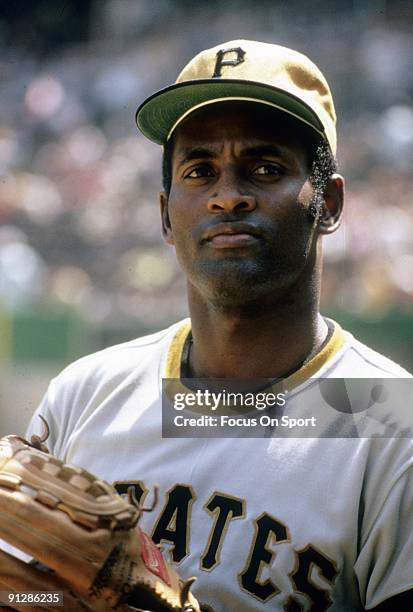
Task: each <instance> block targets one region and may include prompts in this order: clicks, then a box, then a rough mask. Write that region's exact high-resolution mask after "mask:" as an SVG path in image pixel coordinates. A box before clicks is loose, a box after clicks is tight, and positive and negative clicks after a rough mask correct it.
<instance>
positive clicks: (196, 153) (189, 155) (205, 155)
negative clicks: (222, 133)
mask: <svg viewBox="0 0 413 612" xmlns="http://www.w3.org/2000/svg"><path fill="white" fill-rule="evenodd" d="M214 157H216V153H214V151H212V150H211V149H207V148H205V147H189V148H187V149H184V150H183V151H182V152H180V153H179V162H180V163H183V162H186V161H191V160H192V159H214Z"/></svg>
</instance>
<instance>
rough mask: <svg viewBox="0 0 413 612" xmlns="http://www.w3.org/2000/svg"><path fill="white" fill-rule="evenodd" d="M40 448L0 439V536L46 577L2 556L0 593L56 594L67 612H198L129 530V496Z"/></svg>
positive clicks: (155, 552)
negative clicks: (113, 611) (137, 611)
mask: <svg viewBox="0 0 413 612" xmlns="http://www.w3.org/2000/svg"><path fill="white" fill-rule="evenodd" d="M43 442H44V438H37V439H35V440H32V443H29V442H27V441H25V440H24V439H22V438H20V437H18V436H6V437H5V438H2V439H1V440H0V538H3V539H4V540H6V541H7V542H9V543H10V544H12V545H13V546H15V547H17V548H19V549H20V550H22V551H24V552H25V553H27V554H29V555H31V556H32V557H34V558H35V559H36V560H38V561H40V562H41V563H42V564H44V565H45V566H47V568H50V570H51V573H47V572H44V571H42V570H40V569H39V568H36V567H32V566H29V565H27V564H26V563H24V562H22V561H19V560H17V559H15V558H14V557H11V556H10V555H8V554H7V553H5V552H2V553H1V554H0V590H1V591H14V592H16V593H17V592H22V591H55V592H56V591H59V592H63V598H64V607H63V609H70V610H93V611H97V612H100V611H103V610H110V609H117V610H126V609H129V607H128V605H131V606H133V607H135V608H137V609H143V610H149V611H153V612H167V611H174V610H175V611H185V612H199V605H198V603H197V601H196V600H195V598H194V597H193V596H192V595H191V593H189V588H190V585H191V584H192V582H193V580H194V579H190V580H188V581H187V582H183V581H182V580H181V579H180V578H179V576H178V575H177V573H176V572H175V570H174V569H173V568H172V567H170V566H169V565H168V564H167V563H166V561H165V560H164V559H163V557H162V554H161V552H160V550H159V548H157V546H156V545H155V544H154V543H153V542H152V540H151V539H150V538H149V537H148V536H147V535H146V534H145V533H144V532H143V531H142V530H141V529H140V528H139V527H138V526H137V522H138V520H139V516H140V514H141V512H142V508H139V506H138V505H137V504H136V502H135V503H134V499H133V497H132V496H130V499H129V502H128V501H126V500H125V499H123V498H122V497H120V496H119V495H118V494H117V493H116V491H115V489H114V488H113V487H111V486H110V485H109V484H108V483H107V482H105V481H102V480H99V479H98V478H96V477H95V476H93V475H92V474H90V473H89V472H87V471H86V470H84V469H82V468H79V467H76V466H73V465H68V464H64V463H63V462H62V461H60V460H58V459H56V458H55V457H52V456H51V455H49V454H48V453H46V452H45V451H44V445H43ZM12 607H13V608H14V609H19V607H18V606H16V605H13V606H12ZM39 609H40V607H39ZM41 609H43V610H44V609H45V608H41ZM46 609H49V610H55V609H56V610H59V609H60V610H62V607H58V606H53V605H51V606H50V607H49V608H46Z"/></svg>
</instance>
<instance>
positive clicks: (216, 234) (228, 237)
mask: <svg viewBox="0 0 413 612" xmlns="http://www.w3.org/2000/svg"><path fill="white" fill-rule="evenodd" d="M260 236H261V232H260V231H259V230H258V229H257V228H256V227H255V226H253V225H251V224H249V223H239V222H233V223H219V224H217V225H214V226H213V227H210V228H208V229H207V230H206V231H205V232H204V233H203V235H202V241H203V242H210V243H211V244H212V245H213V246H215V247H217V248H235V247H241V246H248V245H249V244H252V243H253V242H255V241H256V240H257V239H258V238H259V237H260Z"/></svg>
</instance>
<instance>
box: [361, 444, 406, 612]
mask: <svg viewBox="0 0 413 612" xmlns="http://www.w3.org/2000/svg"><path fill="white" fill-rule="evenodd" d="M387 446H388V447H390V448H391V446H394V447H398V446H401V447H402V448H403V451H402V452H401V453H398V452H393V453H391V452H389V449H388V448H383V451H384V452H383V454H382V456H380V453H376V454H375V459H374V461H375V462H376V467H377V466H380V469H374V470H372V472H373V473H372V474H371V477H370V483H369V485H367V491H366V496H365V498H364V499H363V501H362V508H361V515H362V520H361V524H362V527H361V534H360V548H359V554H358V558H357V560H356V563H355V572H356V575H357V578H358V581H359V586H360V593H361V596H362V601H363V603H364V607H365V609H366V610H370V609H372V608H374V607H375V606H378V605H379V604H380V603H382V602H384V601H385V600H387V599H389V598H390V597H393V596H395V595H397V594H399V593H403V592H404V591H407V590H409V589H413V458H412V443H411V440H410V439H408V440H407V439H403V440H400V439H398V440H397V439H394V440H388V441H387ZM396 457H397V459H396Z"/></svg>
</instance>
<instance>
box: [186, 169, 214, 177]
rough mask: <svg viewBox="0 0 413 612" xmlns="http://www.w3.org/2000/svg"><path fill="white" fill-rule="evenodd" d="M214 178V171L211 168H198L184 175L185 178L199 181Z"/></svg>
mask: <svg viewBox="0 0 413 612" xmlns="http://www.w3.org/2000/svg"><path fill="white" fill-rule="evenodd" d="M209 176H213V172H212V169H211V168H210V167H209V166H196V167H195V168H192V169H191V170H189V171H188V172H186V174H185V175H184V178H189V179H197V178H205V177H209Z"/></svg>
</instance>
